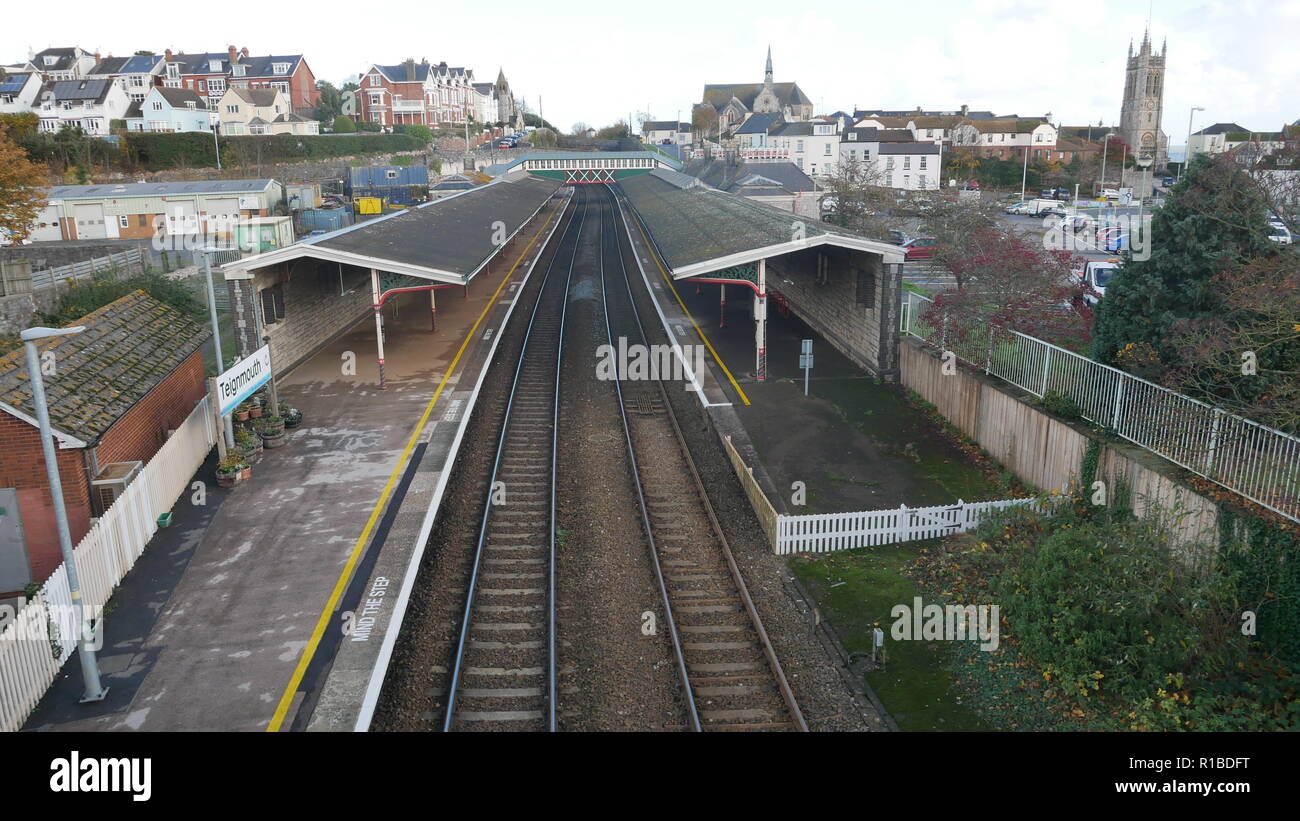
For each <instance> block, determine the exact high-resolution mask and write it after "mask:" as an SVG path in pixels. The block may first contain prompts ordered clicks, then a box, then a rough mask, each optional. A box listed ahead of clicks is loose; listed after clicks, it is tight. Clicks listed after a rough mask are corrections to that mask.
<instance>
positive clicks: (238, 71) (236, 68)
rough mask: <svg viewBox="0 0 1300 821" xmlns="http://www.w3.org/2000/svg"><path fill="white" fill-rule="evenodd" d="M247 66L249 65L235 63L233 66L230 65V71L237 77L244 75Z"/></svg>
mask: <svg viewBox="0 0 1300 821" xmlns="http://www.w3.org/2000/svg"><path fill="white" fill-rule="evenodd" d="M246 68H247V66H243V65H239V64H235V65H233V66H231V67H230V73H231V74H233V75H234V76H236V77H243V76H244V70H245V69H246Z"/></svg>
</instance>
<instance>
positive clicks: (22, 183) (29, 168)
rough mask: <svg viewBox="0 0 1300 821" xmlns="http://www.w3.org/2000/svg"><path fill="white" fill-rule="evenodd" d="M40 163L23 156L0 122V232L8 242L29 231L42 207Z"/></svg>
mask: <svg viewBox="0 0 1300 821" xmlns="http://www.w3.org/2000/svg"><path fill="white" fill-rule="evenodd" d="M45 175H46V170H45V168H44V167H43V166H41V165H38V164H37V163H34V162H32V161H31V160H29V159H27V152H25V151H23V149H22V148H20V147H19V146H18V144H17V143H15V142H14V141H13V140H12V139H11V138H10V137H9V129H8V127H7V126H5V125H3V124H0V234H4V235H5V237H6V238H7V239H8V241H9V242H15V243H17V242H22V241H23V240H25V239H27V237H28V236H29V235H30V234H31V230H32V226H33V225H34V224H35V222H36V217H37V216H38V215H39V214H40V213H41V209H43V208H44V207H45V192H44V189H45Z"/></svg>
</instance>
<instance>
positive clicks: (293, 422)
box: [284, 416, 302, 430]
mask: <svg viewBox="0 0 1300 821" xmlns="http://www.w3.org/2000/svg"><path fill="white" fill-rule="evenodd" d="M301 424H302V417H301V416H289V417H286V418H285V420H284V429H285V430H293V429H294V428H296V427H298V426H299V425H301Z"/></svg>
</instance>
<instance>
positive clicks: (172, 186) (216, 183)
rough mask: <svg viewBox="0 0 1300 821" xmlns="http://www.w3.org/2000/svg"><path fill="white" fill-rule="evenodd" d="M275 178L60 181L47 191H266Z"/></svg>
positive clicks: (82, 195)
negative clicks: (90, 182)
mask: <svg viewBox="0 0 1300 821" xmlns="http://www.w3.org/2000/svg"><path fill="white" fill-rule="evenodd" d="M273 182H275V180H269V179H267V180H205V181H201V182H128V183H122V184H120V185H113V184H111V183H102V184H97V185H56V186H54V187H53V188H51V189H50V190H49V191H48V192H47V195H46V196H47V198H48V199H52V200H77V199H101V198H104V199H112V198H115V197H166V196H175V195H177V194H252V193H257V192H261V191H265V190H266V189H267V187H268V186H269V185H271V183H273Z"/></svg>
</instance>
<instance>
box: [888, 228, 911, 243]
mask: <svg viewBox="0 0 1300 821" xmlns="http://www.w3.org/2000/svg"><path fill="white" fill-rule="evenodd" d="M911 238H912V235H911V234H909V233H907V232H906V231H900V230H898V229H897V228H890V229H889V241H890V242H892V243H893V244H894V245H906V244H907V242H908V240H910V239H911Z"/></svg>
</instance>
